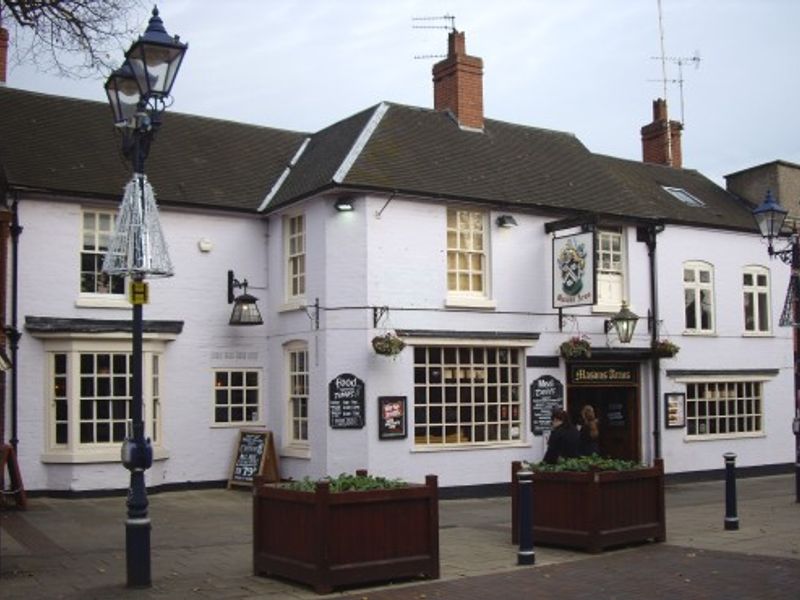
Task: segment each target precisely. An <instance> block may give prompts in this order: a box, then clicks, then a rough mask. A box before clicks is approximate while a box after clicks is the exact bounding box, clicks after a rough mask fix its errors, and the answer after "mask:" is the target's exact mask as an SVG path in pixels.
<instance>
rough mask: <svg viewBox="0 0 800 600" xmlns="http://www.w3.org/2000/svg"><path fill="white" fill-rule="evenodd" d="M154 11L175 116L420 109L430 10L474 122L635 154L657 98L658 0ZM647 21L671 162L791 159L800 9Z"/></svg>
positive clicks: (451, 0)
mask: <svg viewBox="0 0 800 600" xmlns="http://www.w3.org/2000/svg"><path fill="white" fill-rule="evenodd" d="M158 8H159V11H160V14H161V17H162V19H163V20H164V25H165V27H166V29H167V31H168V32H169V33H170V34H172V35H175V34H178V35H180V37H181V40H182V41H185V42H188V43H189V51H188V53H187V55H186V58H185V60H184V63H183V66H182V68H181V71H180V72H179V74H178V78H177V80H176V83H175V86H174V87H173V90H172V91H173V96H174V104H173V105H172V107H171V108H170V110H174V111H178V112H182V113H189V114H197V115H203V116H208V117H214V118H220V119H228V120H234V121H241V122H246V123H252V124H257V125H263V126H268V127H275V128H280V129H290V130H295V131H308V132H313V131H317V130H319V129H322V128H324V127H326V126H328V125H331V124H333V123H335V122H337V121H340V120H342V119H344V118H346V117H348V116H349V115H351V114H353V113H356V112H358V111H360V110H363V109H365V108H367V107H370V106H373V105H375V104H377V103H379V102H381V101H390V102H396V103H400V104H407V105H413V106H421V107H428V108H432V106H433V84H432V81H431V68H432V66H433V64H434V63H435V62H436V61H437V60H440V58H431V57H430V56H431V55H443V54H445V53H446V50H447V29H444V28H438V29H437V28H432V29H422V28H418V26H420V25H428V26H431V25H432V26H439V27H442V26H444V27H446V26H447V23H448V21H447V20H445V19H438V20H436V19H434V20H415V19H425V18H428V17H442V16H445V15H451V16H454V17H455V27H456V29H458V30H459V31H463V32H464V33H465V36H466V48H467V53H468V54H471V55H473V56H478V57H480V58H482V59H483V63H484V112H485V115H486V116H487V117H489V118H492V119H498V120H501V121H507V122H512V123H518V124H521V125H526V126H532V127H540V128H545V129H554V130H558V131H566V132H570V133H573V134H575V135H576V136H577V137H578V139H580V140H581V141H582V142H583V144H584V145H585V146H586V147H588V148H589V150H591V151H592V152H596V153H599V154H607V155H611V156H617V157H621V158H627V159H632V160H641V138H640V128H641V127H642V126H643V125H645V124H647V123H649V122H650V121H651V120H652V116H653V115H652V102H653V100H654V99H656V98H659V97H663V96H664V82H663V79H664V78H663V75H662V62H661V61H660V60H657V59H655V58H654V57H656V58H657V57H659V56H661V55H662V52H661V36H660V31H659V11H658V1H657V0H494V1H493V2H490V1H487V0H226V1H225V2H218V1H214V0H161V1H160V2H158ZM149 10H150V7H149V6H148V7H147V9H146V10H143V11H142V14H141V16H140V21H141V23H142V25H141V31H144V29H145V27H146V25H147V19H148V18H149ZM661 22H662V24H663V28H662V29H663V43H664V55H665V56H666V57H668V60H667V61H666V62H665V64H666V79H667V80H668V82H667V84H666V90H667V101H668V106H669V112H670V118H672V119H676V120H683V121H684V126H685V129H684V132H683V144H682V148H683V161H684V167H686V168H690V169H696V170H698V171H700V172H701V173H703V174H704V175H706V176H707V177H709V178H711V179H712V180H714V181H715V182H717V183H718V184H720V185H724V178H723V176H724V175H725V174H728V173H733V172H736V171H739V170H741V169H745V168H748V167H751V166H756V165H760V164H763V163H765V162H770V161H773V160H779V159H780V160H786V161H790V162H793V163H800V127H799V126H798V125H800V123H799V119H798V111H799V110H800V105H799V104H798V100H800V68H798V67H799V66H800V65H798V62H800V33H798V24H800V1H798V0H661ZM131 41H132V40H131ZM11 42H12V44H13V40H12V41H11ZM128 45H129V42H126V43H124V44H123V47H127V46H128ZM120 57H121V53H120ZM416 57H422V58H416ZM695 57H697V58H699V60H693V59H694V58H695ZM679 62H680V63H681V65H679ZM679 67H680V68H679ZM681 71H682V79H683V94H682V98H683V110H681V104H682V103H681V93H680V85H679V83H678V81H679V80H680V79H681ZM104 79H105V77H100V78H98V79H96V80H92V79H88V80H67V79H62V78H58V77H56V76H54V75H52V74H46V73H41V72H37V71H35V70H33V69H31V68H30V67H27V66H25V65H10V66H9V73H8V81H7V86H9V87H15V88H21V89H26V90H32V91H38V92H44V93H52V94H61V95H65V96H71V97H78V98H86V99H93V100H98V101H102V102H105V101H106V98H105V93H104V91H103V82H104ZM167 134H168V133H167V131H166V129H165V130H164V131H162V133H161V135H167ZM781 201H782V202H783V203H784V204H786V203H787V202H800V198H797V199H781Z"/></svg>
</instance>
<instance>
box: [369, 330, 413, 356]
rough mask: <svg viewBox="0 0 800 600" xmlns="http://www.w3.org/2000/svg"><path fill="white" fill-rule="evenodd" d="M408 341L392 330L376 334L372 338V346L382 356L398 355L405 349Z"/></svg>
mask: <svg viewBox="0 0 800 600" xmlns="http://www.w3.org/2000/svg"><path fill="white" fill-rule="evenodd" d="M405 347H406V343H405V342H404V341H403V340H401V339H400V338H399V337H397V336H396V335H395V334H393V333H392V332H389V333H385V334H383V335H376V336H375V337H374V338H372V348H373V350H375V353H376V354H380V355H381V356H396V355H398V354H400V352H402V351H403V348H405Z"/></svg>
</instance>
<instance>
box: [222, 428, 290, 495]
mask: <svg viewBox="0 0 800 600" xmlns="http://www.w3.org/2000/svg"><path fill="white" fill-rule="evenodd" d="M257 475H261V476H263V477H264V478H265V479H266V481H269V482H275V481H280V476H279V474H278V455H277V453H276V452H275V440H274V438H273V435H272V432H271V431H269V430H267V429H240V430H239V438H238V440H237V442H236V451H235V452H234V455H233V465H232V467H231V475H230V478H229V479H228V489H230V488H231V487H232V486H234V485H242V486H251V485H253V479H254V478H255V477H256V476H257Z"/></svg>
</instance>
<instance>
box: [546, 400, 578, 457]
mask: <svg viewBox="0 0 800 600" xmlns="http://www.w3.org/2000/svg"><path fill="white" fill-rule="evenodd" d="M579 444H580V436H579V433H578V430H577V429H575V427H573V425H572V421H571V420H570V418H569V413H567V411H565V410H564V409H558V410H555V411H553V428H552V430H551V431H550V437H549V438H548V440H547V452H545V454H544V459H543V460H544V462H546V463H548V464H551V465H554V464H556V463H557V462H558V459H559V458H562V457H563V458H575V457H576V456H578V450H579Z"/></svg>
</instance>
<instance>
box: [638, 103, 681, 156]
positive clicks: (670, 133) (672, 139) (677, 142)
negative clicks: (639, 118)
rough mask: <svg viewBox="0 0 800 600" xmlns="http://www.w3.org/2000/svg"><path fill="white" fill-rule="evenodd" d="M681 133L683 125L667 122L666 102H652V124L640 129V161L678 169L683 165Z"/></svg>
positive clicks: (677, 122)
mask: <svg viewBox="0 0 800 600" xmlns="http://www.w3.org/2000/svg"><path fill="white" fill-rule="evenodd" d="M682 131H683V123H680V122H679V121H670V120H669V116H668V114H667V101H666V100H664V99H662V98H658V99H656V100H653V122H652V123H648V124H647V125H645V126H644V127H642V129H641V134H642V161H643V162H646V163H655V164H659V165H667V166H669V167H675V168H676V169H680V168H681V167H682V165H683V153H682V150H681V132H682Z"/></svg>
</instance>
